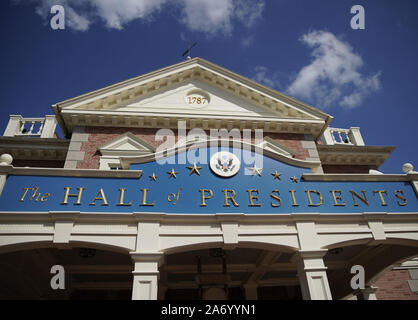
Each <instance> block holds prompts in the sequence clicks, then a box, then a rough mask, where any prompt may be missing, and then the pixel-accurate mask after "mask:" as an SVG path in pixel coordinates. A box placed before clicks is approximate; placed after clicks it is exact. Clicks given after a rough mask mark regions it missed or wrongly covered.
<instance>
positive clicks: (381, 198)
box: [373, 190, 388, 206]
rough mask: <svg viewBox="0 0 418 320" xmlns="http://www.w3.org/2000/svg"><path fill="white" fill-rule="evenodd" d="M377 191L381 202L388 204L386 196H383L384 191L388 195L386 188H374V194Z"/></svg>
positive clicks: (384, 204) (383, 204)
mask: <svg viewBox="0 0 418 320" xmlns="http://www.w3.org/2000/svg"><path fill="white" fill-rule="evenodd" d="M376 193H378V194H379V197H380V202H381V203H382V206H387V205H388V204H387V203H386V201H385V198H383V193H384V194H386V195H388V193H387V191H386V190H374V191H373V194H376Z"/></svg>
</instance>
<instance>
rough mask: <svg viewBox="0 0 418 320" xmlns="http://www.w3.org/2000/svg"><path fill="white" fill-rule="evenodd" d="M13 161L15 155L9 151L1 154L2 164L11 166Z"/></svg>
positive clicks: (0, 163) (0, 164)
mask: <svg viewBox="0 0 418 320" xmlns="http://www.w3.org/2000/svg"><path fill="white" fill-rule="evenodd" d="M12 162H13V157H12V156H11V155H10V154H8V153H3V154H2V155H1V156H0V166H10V165H11V164H12Z"/></svg>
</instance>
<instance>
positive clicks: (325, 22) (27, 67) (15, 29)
mask: <svg viewBox="0 0 418 320" xmlns="http://www.w3.org/2000/svg"><path fill="white" fill-rule="evenodd" d="M59 3H61V4H63V5H64V7H65V8H66V16H67V22H66V29H65V30H52V29H51V27H50V26H49V21H50V19H51V18H52V16H53V15H52V14H50V13H49V9H50V7H51V6H52V5H53V4H59ZM358 4H359V5H362V6H363V7H364V9H365V19H366V28H365V30H353V29H351V27H350V20H351V18H352V16H353V14H351V13H350V9H351V7H352V6H353V5H358ZM186 39H190V40H191V41H197V42H198V45H197V46H196V48H195V49H194V50H193V52H192V56H199V57H202V58H204V59H207V60H209V61H211V62H213V63H216V64H218V65H221V66H223V67H225V68H227V69H230V70H232V71H234V72H237V73H239V74H241V75H244V76H247V77H249V78H252V79H254V80H257V81H260V82H263V83H264V84H266V85H268V86H270V87H273V88H275V89H277V90H278V91H281V92H284V93H287V94H290V95H292V96H294V97H296V98H298V99H300V100H301V101H303V102H306V103H308V104H311V105H313V106H315V107H317V108H319V109H322V110H324V111H325V112H327V113H329V114H331V115H332V116H334V118H335V119H334V121H333V122H332V124H331V126H332V127H339V128H348V127H350V126H359V127H361V132H362V134H363V138H364V140H365V142H366V144H367V145H393V146H396V147H397V149H396V150H395V151H394V153H393V154H392V155H391V157H390V158H389V159H388V160H387V161H386V162H385V164H384V165H382V166H381V168H380V169H381V171H383V172H385V173H400V172H401V166H402V164H403V163H405V162H412V163H413V164H415V167H416V169H417V168H418V151H417V149H418V148H417V142H416V141H417V133H418V129H417V125H418V123H417V119H418V111H417V106H416V100H417V98H418V86H417V84H418V62H417V57H418V42H417V41H416V39H418V2H417V1H415V0H401V1H395V0H390V1H389V0H368V1H358V0H355V1H354V0H352V1H351V0H338V1H335V0H275V1H273V0H254V1H250V0H126V1H112V0H101V1H99V0H5V1H1V4H0V40H1V43H2V50H1V51H0V70H1V73H0V82H1V83H0V88H1V89H0V90H1V96H2V100H1V109H0V110H1V111H0V112H1V117H0V125H1V129H0V130H4V129H5V127H6V124H7V121H8V117H9V114H21V115H23V116H25V117H41V116H44V115H45V114H52V110H51V108H50V106H51V105H52V104H53V103H56V102H59V101H62V100H65V99H68V98H71V97H74V96H77V95H79V94H83V93H86V92H89V91H91V90H94V89H98V88H101V87H103V86H106V85H109V84H113V83H115V82H118V81H122V80H125V79H128V78H130V77H134V76H137V75H140V74H143V73H146V72H149V71H153V70H155V69H158V68H161V67H164V66H167V65H171V64H174V63H177V62H180V61H182V59H183V58H182V57H181V54H182V53H183V51H184V50H185V48H186V47H187V42H186V41H185V40H186Z"/></svg>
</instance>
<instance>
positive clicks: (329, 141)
mask: <svg viewBox="0 0 418 320" xmlns="http://www.w3.org/2000/svg"><path fill="white" fill-rule="evenodd" d="M321 140H322V142H323V143H324V144H325V145H335V144H341V145H351V146H364V145H365V144H364V141H363V137H362V136H361V133H360V128H359V127H351V128H350V129H339V128H327V129H326V130H325V131H324V133H323V134H322V136H321Z"/></svg>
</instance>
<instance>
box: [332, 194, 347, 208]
mask: <svg viewBox="0 0 418 320" xmlns="http://www.w3.org/2000/svg"><path fill="white" fill-rule="evenodd" d="M330 192H331V193H332V198H333V199H334V206H336V207H344V206H345V205H346V203H345V202H344V203H338V201H337V200H340V201H342V200H343V199H342V198H341V190H331V191H330ZM336 193H338V195H336Z"/></svg>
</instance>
